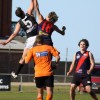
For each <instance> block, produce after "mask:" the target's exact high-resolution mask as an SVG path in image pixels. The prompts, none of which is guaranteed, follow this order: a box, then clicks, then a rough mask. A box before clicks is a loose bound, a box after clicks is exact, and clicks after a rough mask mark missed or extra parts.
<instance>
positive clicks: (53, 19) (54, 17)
mask: <svg viewBox="0 0 100 100" xmlns="http://www.w3.org/2000/svg"><path fill="white" fill-rule="evenodd" d="M48 17H49V20H50V21H51V22H53V23H55V22H56V21H57V20H58V16H57V14H56V13H55V12H54V11H52V12H50V13H49V14H48Z"/></svg>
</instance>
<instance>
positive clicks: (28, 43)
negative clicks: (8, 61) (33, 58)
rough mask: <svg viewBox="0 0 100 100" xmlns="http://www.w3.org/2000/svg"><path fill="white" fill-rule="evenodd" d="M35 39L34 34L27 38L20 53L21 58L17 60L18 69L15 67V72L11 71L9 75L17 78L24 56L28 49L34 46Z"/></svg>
mask: <svg viewBox="0 0 100 100" xmlns="http://www.w3.org/2000/svg"><path fill="white" fill-rule="evenodd" d="M35 39H36V36H33V37H30V38H28V39H27V41H26V46H25V49H24V51H23V54H22V58H21V59H20V61H19V65H18V69H17V71H16V72H12V73H11V75H12V76H13V78H17V76H18V74H19V72H20V71H21V69H22V68H23V66H24V58H25V56H26V55H27V52H28V50H29V49H30V48H32V47H33V46H34V44H35Z"/></svg>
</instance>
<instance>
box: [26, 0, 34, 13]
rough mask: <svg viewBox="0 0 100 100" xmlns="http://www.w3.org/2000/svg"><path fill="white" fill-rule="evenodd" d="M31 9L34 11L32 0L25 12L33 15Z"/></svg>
mask: <svg viewBox="0 0 100 100" xmlns="http://www.w3.org/2000/svg"><path fill="white" fill-rule="evenodd" d="M33 11H34V0H31V3H30V6H29V8H28V10H27V13H28V14H29V15H33Z"/></svg>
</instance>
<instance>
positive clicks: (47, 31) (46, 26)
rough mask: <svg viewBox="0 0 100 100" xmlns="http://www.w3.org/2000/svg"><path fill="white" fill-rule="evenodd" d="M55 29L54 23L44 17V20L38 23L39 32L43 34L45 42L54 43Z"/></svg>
mask: <svg viewBox="0 0 100 100" xmlns="http://www.w3.org/2000/svg"><path fill="white" fill-rule="evenodd" d="M53 31H54V29H53V24H52V23H50V22H48V21H47V20H46V19H44V20H43V22H42V23H40V24H39V25H38V32H39V34H40V35H42V37H43V39H44V44H47V45H53V43H52V39H51V35H52V32H53Z"/></svg>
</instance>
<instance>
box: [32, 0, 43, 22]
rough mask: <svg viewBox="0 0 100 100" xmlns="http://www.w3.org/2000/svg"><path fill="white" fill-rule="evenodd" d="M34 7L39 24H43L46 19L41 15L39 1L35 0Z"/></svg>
mask: <svg viewBox="0 0 100 100" xmlns="http://www.w3.org/2000/svg"><path fill="white" fill-rule="evenodd" d="M34 6H35V11H36V14H37V17H38V23H41V22H42V21H43V20H44V18H43V16H42V14H41V13H40V10H39V4H38V2H37V0H34Z"/></svg>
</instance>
